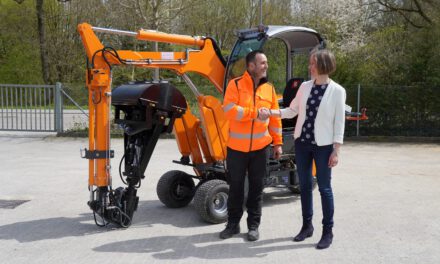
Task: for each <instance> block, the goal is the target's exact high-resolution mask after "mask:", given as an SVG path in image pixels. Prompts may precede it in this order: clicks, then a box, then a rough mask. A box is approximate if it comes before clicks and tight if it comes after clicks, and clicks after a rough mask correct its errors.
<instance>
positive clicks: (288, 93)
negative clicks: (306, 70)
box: [281, 77, 304, 128]
mask: <svg viewBox="0 0 440 264" xmlns="http://www.w3.org/2000/svg"><path fill="white" fill-rule="evenodd" d="M303 82H304V78H298V77H295V78H292V79H290V80H289V81H288V82H287V84H286V87H285V88H284V91H283V104H282V105H281V106H282V107H284V108H286V107H289V106H290V103H291V102H292V100H293V98H295V96H296V93H297V92H298V89H299V87H300V86H301V84H302V83H303ZM296 119H297V117H296V116H295V117H294V118H292V119H281V122H282V125H283V128H293V127H295V124H296Z"/></svg>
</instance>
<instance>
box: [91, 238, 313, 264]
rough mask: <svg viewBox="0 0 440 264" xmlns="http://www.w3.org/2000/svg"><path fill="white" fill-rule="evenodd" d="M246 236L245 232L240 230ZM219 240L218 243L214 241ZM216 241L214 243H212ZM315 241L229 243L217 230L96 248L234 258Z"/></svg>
mask: <svg viewBox="0 0 440 264" xmlns="http://www.w3.org/2000/svg"><path fill="white" fill-rule="evenodd" d="M241 236H242V237H243V239H245V234H241ZM215 242H219V243H215ZM213 243H214V244H213ZM314 246H315V244H303V243H301V244H297V243H294V242H292V238H291V237H285V238H277V239H266V240H259V241H256V242H248V241H244V242H243V243H228V241H227V240H220V238H218V233H217V232H216V233H214V234H212V233H208V234H199V235H192V236H158V237H151V238H146V239H134V240H127V241H120V242H114V243H109V244H106V245H102V246H99V247H96V248H94V249H93V250H94V251H98V252H120V253H148V254H151V255H152V256H153V257H154V258H157V259H167V260H170V259H176V260H177V259H184V258H190V257H195V258H200V259H233V258H261V257H265V256H266V255H268V253H273V252H276V251H282V250H294V249H299V248H310V247H314Z"/></svg>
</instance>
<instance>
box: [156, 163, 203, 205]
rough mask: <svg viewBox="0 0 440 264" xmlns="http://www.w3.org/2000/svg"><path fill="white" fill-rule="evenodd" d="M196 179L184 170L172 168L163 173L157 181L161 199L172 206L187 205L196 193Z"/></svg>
mask: <svg viewBox="0 0 440 264" xmlns="http://www.w3.org/2000/svg"><path fill="white" fill-rule="evenodd" d="M194 188H195V185H194V181H193V179H192V178H191V176H190V175H188V174H187V173H185V172H183V171H178V170H172V171H168V172H167V173H165V174H164V175H162V176H161V177H160V179H159V182H158V183H157V187H156V192H157V196H158V197H159V200H160V201H161V202H162V203H163V204H164V205H166V206H167V207H170V208H180V207H184V206H187V205H188V204H189V203H190V202H191V200H192V199H193V195H194Z"/></svg>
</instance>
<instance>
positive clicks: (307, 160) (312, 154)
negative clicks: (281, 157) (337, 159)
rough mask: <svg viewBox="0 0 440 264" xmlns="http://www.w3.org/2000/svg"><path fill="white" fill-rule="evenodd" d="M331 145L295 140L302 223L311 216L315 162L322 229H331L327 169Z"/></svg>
mask: <svg viewBox="0 0 440 264" xmlns="http://www.w3.org/2000/svg"><path fill="white" fill-rule="evenodd" d="M332 152H333V145H326V146H317V145H312V144H309V143H301V142H300V141H299V140H295V159H296V166H297V171H298V177H299V184H300V190H301V207H302V216H303V221H305V222H306V221H311V220H312V216H313V195H312V191H313V176H312V164H313V160H315V164H316V179H317V180H318V186H319V192H320V194H321V205H322V214H323V216H324V217H323V220H322V224H323V226H324V227H333V214H334V210H335V209H334V203H333V191H332V186H331V178H332V170H331V168H329V167H328V160H329V158H330V154H331V153H332Z"/></svg>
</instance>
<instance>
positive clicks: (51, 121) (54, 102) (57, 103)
mask: <svg viewBox="0 0 440 264" xmlns="http://www.w3.org/2000/svg"><path fill="white" fill-rule="evenodd" d="M0 130H2V131H39V132H62V131H63V97H62V86H61V83H57V84H56V85H17V84H0Z"/></svg>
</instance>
